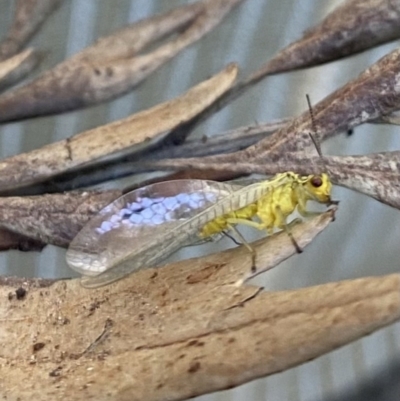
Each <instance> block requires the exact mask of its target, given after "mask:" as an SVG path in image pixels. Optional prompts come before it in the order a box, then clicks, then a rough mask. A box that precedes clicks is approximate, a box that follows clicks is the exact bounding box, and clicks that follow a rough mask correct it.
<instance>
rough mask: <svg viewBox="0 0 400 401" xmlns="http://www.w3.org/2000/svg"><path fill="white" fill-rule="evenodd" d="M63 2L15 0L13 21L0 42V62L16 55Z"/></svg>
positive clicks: (58, 0) (52, 0) (60, 0)
mask: <svg viewBox="0 0 400 401" xmlns="http://www.w3.org/2000/svg"><path fill="white" fill-rule="evenodd" d="M62 1H63V0H29V1H25V0H17V1H16V5H15V15H14V21H13V23H12V25H11V27H10V29H9V31H8V33H7V36H6V37H5V38H4V39H3V40H2V41H1V42H0V60H5V59H7V58H9V57H12V56H14V55H15V54H17V53H18V52H19V51H20V50H21V49H22V48H23V47H24V46H25V45H26V44H27V43H28V42H29V41H30V40H31V39H32V37H33V36H34V35H35V33H36V32H37V31H38V30H39V29H40V27H41V26H42V24H43V23H44V22H45V21H46V18H47V17H48V16H49V15H50V14H51V13H52V12H53V11H55V10H56V9H57V8H58V7H59V6H60V4H61V3H62Z"/></svg>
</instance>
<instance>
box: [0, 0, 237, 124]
mask: <svg viewBox="0 0 400 401" xmlns="http://www.w3.org/2000/svg"><path fill="white" fill-rule="evenodd" d="M242 1H243V0H228V1H227V0H217V1H216V0H201V1H199V2H197V3H194V4H189V5H186V6H182V7H180V8H177V9H176V10H174V11H172V12H169V13H167V14H165V15H163V16H159V17H153V18H150V19H149V20H147V21H141V22H138V23H136V24H132V25H131V26H130V27H128V28H125V29H123V30H121V31H119V32H118V33H116V34H114V35H111V36H110V37H108V38H103V39H101V40H100V41H99V42H98V43H97V44H95V45H93V46H92V47H90V48H88V49H86V50H83V51H82V52H80V53H78V54H77V55H76V56H74V57H72V58H70V59H69V60H67V61H64V62H63V63H61V64H59V65H58V66H56V67H55V68H53V69H52V70H50V71H47V72H45V73H43V74H42V75H41V76H39V77H38V78H37V79H35V80H34V81H33V82H31V83H29V84H27V85H25V86H23V87H21V88H18V89H15V90H14V91H11V92H8V93H7V94H5V95H3V96H1V97H0V108H1V110H2V113H1V115H0V121H2V122H5V121H13V120H20V119H24V118H31V117H38V116H43V115H49V114H56V113H61V112H65V111H69V110H75V109H79V108H83V107H87V106H90V105H94V104H97V103H100V102H104V101H107V100H109V99H113V98H115V97H117V96H120V95H122V94H124V93H127V92H129V91H130V90H131V89H132V88H133V87H135V86H136V85H138V84H139V83H140V82H142V81H143V80H144V79H145V78H147V77H148V76H149V75H150V74H151V73H153V72H154V71H155V70H156V69H158V68H159V67H160V66H162V65H163V64H165V63H166V62H167V61H169V60H170V59H171V58H173V57H174V56H175V55H177V54H178V53H179V52H180V51H182V50H184V49H185V48H186V47H188V46H189V45H191V44H193V43H194V42H196V41H197V40H199V39H201V38H202V37H203V36H204V35H205V34H206V33H208V32H209V31H211V30H212V29H213V28H214V27H215V26H217V25H218V24H219V23H220V22H221V20H222V19H223V18H224V17H225V16H226V15H227V13H229V11H231V10H232V8H233V7H235V6H237V5H238V4H239V3H241V2H242ZM185 27H187V28H186V29H185V30H184V31H183V32H182V33H179V34H178V35H177V37H176V38H174V39H171V40H170V41H169V42H167V43H165V44H163V45H161V46H159V47H158V48H156V49H155V50H153V51H152V52H151V53H147V54H137V53H138V51H139V50H142V48H143V47H144V46H148V45H149V44H152V43H153V42H154V41H158V40H160V39H161V38H163V36H170V35H171V34H173V33H174V32H177V31H178V32H179V31H180V30H182V28H185ZM136 38H138V39H139V40H138V42H137V43H136V41H135V39H136Z"/></svg>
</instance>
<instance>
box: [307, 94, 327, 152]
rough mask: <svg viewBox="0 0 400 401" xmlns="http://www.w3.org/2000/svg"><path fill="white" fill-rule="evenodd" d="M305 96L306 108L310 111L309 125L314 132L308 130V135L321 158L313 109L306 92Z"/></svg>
mask: <svg viewBox="0 0 400 401" xmlns="http://www.w3.org/2000/svg"><path fill="white" fill-rule="evenodd" d="M306 98H307V104H308V110H309V111H310V117H311V125H312V129H313V132H314V135H315V136H314V135H313V134H312V133H311V132H309V135H310V138H311V140H312V141H313V143H314V146H315V149H317V152H318V155H319V157H320V158H321V159H323V156H322V151H321V145H320V143H319V142H318V141H317V139H316V136H317V124H316V123H315V117H314V111H313V108H312V106H311V100H310V96H309V95H308V94H306Z"/></svg>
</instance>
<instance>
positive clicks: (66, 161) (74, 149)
mask: <svg viewBox="0 0 400 401" xmlns="http://www.w3.org/2000/svg"><path fill="white" fill-rule="evenodd" d="M237 71H238V70H237V67H236V66H235V65H233V64H231V65H229V66H227V67H226V68H225V69H224V70H223V71H221V72H220V73H219V74H217V75H215V76H214V77H212V78H210V79H208V80H206V81H203V82H201V83H200V84H198V85H197V86H195V87H193V88H192V89H190V90H189V91H188V92H186V93H185V94H183V95H181V96H180V97H177V98H175V99H172V100H170V101H167V102H165V103H161V104H159V105H157V106H155V107H153V108H151V109H148V110H145V111H142V112H139V113H137V114H134V115H132V116H131V117H128V118H125V119H123V120H119V121H115V122H113V123H110V124H107V125H104V126H101V127H98V128H94V129H91V130H89V131H85V132H82V133H81V134H78V135H75V136H74V137H72V138H69V139H67V140H63V141H60V142H56V143H53V144H50V145H47V146H44V147H43V148H41V149H38V150H34V151H32V152H28V153H22V154H20V155H17V156H13V157H10V158H8V159H5V160H3V161H2V162H0V191H2V192H4V191H5V190H8V189H15V188H19V187H23V186H27V185H30V184H33V183H38V182H41V181H43V180H45V179H47V178H49V177H53V176H55V175H57V174H60V173H65V172H67V171H70V170H72V169H76V168H77V167H79V166H81V165H83V164H85V165H87V164H88V163H89V162H91V161H94V160H96V159H99V158H101V157H105V156H108V155H111V154H113V153H116V152H120V151H124V150H127V149H130V148H131V147H133V146H135V145H141V144H144V145H146V144H148V143H149V142H150V141H152V140H159V139H160V138H161V137H162V136H163V135H165V134H166V133H168V132H169V131H170V130H171V129H173V128H174V127H176V126H178V125H179V124H181V123H182V122H184V121H187V120H189V119H191V118H193V116H195V115H196V114H198V113H199V112H201V111H202V110H203V109H204V108H206V107H208V106H209V105H210V104H211V103H212V102H213V101H214V100H215V99H216V98H218V97H219V96H221V94H222V93H224V92H225V91H226V90H227V89H228V88H229V87H230V86H231V85H232V84H233V82H234V81H235V79H236V75H237Z"/></svg>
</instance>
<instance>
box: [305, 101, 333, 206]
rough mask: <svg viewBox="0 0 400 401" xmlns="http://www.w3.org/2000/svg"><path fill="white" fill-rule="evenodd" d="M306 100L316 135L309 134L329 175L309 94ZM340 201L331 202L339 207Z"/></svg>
mask: <svg viewBox="0 0 400 401" xmlns="http://www.w3.org/2000/svg"><path fill="white" fill-rule="evenodd" d="M306 98H307V104H308V110H309V111H310V118H311V126H312V129H313V132H314V135H315V136H314V135H313V134H312V133H311V132H309V133H308V134H309V135H310V138H311V140H312V141H313V144H314V146H315V149H316V150H317V153H318V155H319V157H320V159H321V161H322V163H323V167H324V170H325V172H326V173H328V168H327V165H326V162H325V159H324V156H323V155H322V150H321V144H320V142H319V141H317V139H316V136H317V124H316V123H315V117H314V111H313V108H312V106H311V100H310V96H309V95H308V94H306ZM338 204H339V201H334V200H332V201H331V205H338Z"/></svg>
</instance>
